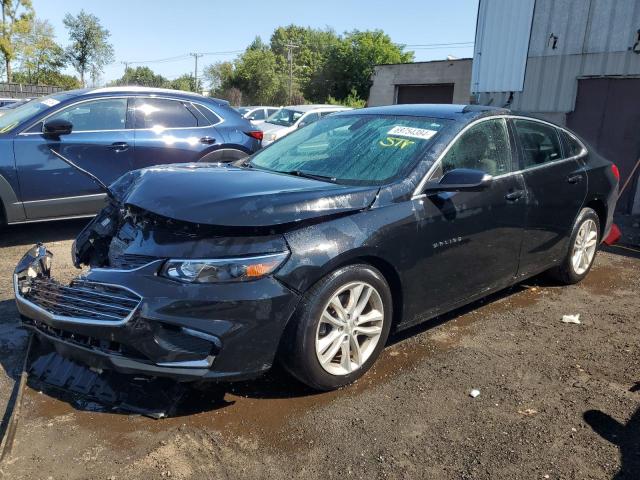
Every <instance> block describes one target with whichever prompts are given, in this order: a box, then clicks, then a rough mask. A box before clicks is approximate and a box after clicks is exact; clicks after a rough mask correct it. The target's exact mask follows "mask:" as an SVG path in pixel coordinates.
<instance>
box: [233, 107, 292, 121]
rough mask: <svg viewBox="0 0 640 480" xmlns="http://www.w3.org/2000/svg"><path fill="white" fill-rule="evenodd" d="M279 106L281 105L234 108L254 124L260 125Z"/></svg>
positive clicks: (278, 108)
mask: <svg viewBox="0 0 640 480" xmlns="http://www.w3.org/2000/svg"><path fill="white" fill-rule="evenodd" d="M280 108H281V107H238V108H237V109H236V110H238V112H240V115H242V116H243V117H244V118H246V119H247V120H250V121H251V123H253V124H254V125H262V124H263V123H264V121H265V120H266V119H267V118H268V117H270V116H271V115H273V114H274V113H276V112H277V111H278V110H280Z"/></svg>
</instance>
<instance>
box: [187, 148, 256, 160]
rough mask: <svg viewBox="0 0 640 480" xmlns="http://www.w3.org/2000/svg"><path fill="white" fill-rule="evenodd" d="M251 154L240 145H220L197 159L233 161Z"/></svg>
mask: <svg viewBox="0 0 640 480" xmlns="http://www.w3.org/2000/svg"><path fill="white" fill-rule="evenodd" d="M249 155H251V154H250V153H248V152H246V151H245V150H243V149H242V148H240V147H237V148H236V147H235V146H234V147H226V146H225V147H222V148H218V149H216V150H213V151H211V152H207V153H205V154H204V155H203V156H201V157H200V158H199V159H198V162H213V163H217V162H225V163H229V162H234V161H236V160H241V159H243V158H246V157H248V156H249Z"/></svg>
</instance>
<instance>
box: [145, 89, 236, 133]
mask: <svg viewBox="0 0 640 480" xmlns="http://www.w3.org/2000/svg"><path fill="white" fill-rule="evenodd" d="M132 98H134V99H135V100H137V99H139V98H153V99H156V98H157V99H160V100H170V101H173V102H181V103H191V104H192V105H196V106H197V107H201V108H206V109H207V110H209V112H211V113H213V115H215V116H216V118H217V119H218V120H219V121H218V122H216V123H211V124H209V125H198V126H195V127H163V128H162V131H161V132H160V133H162V132H166V131H167V130H196V129H201V128H211V127H215V126H216V125H220V124H221V123H224V118H222V117H220V115H218V114H217V113H216V112H214V111H213V110H211V109H210V108H209V107H207V106H205V105H203V104H202V103H200V102H194V101H192V100H184V99H181V98H175V97H174V98H172V97H169V96H160V95H135V96H133V97H132ZM134 110H135V109H134ZM202 116H204V114H202ZM205 118H206V117H205ZM207 121H208V119H207ZM133 127H134V128H132V130H135V131H136V132H149V131H154V130H156V129H155V128H153V127H151V128H135V116H134V120H133Z"/></svg>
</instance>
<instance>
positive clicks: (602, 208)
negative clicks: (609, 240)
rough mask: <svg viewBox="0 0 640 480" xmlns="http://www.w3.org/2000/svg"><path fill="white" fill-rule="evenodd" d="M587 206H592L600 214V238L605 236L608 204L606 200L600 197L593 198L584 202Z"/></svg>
mask: <svg viewBox="0 0 640 480" xmlns="http://www.w3.org/2000/svg"><path fill="white" fill-rule="evenodd" d="M584 206H585V207H587V208H591V209H593V210H594V211H595V212H596V215H598V220H599V221H600V237H601V238H600V239H601V240H602V237H603V236H604V229H605V228H606V227H607V206H606V204H605V202H604V201H603V200H602V199H600V198H597V197H596V198H592V199H591V200H589V201H587V202H586V203H585V204H584Z"/></svg>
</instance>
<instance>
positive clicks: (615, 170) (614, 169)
mask: <svg viewBox="0 0 640 480" xmlns="http://www.w3.org/2000/svg"><path fill="white" fill-rule="evenodd" d="M611 172H612V173H613V176H614V177H616V180H618V181H620V170H618V167H617V166H616V164H615V163H612V164H611Z"/></svg>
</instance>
